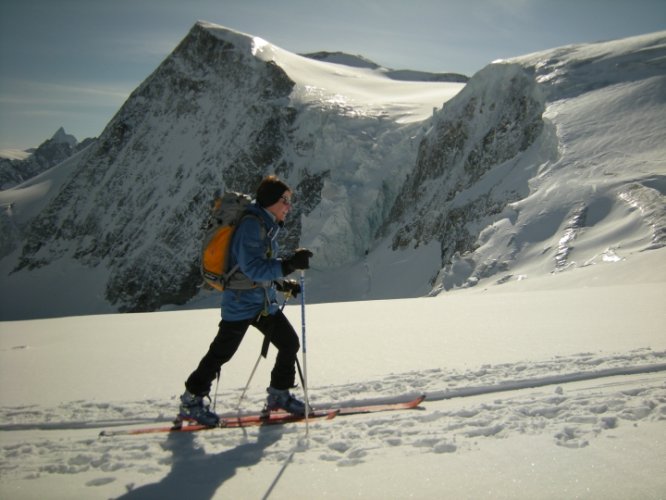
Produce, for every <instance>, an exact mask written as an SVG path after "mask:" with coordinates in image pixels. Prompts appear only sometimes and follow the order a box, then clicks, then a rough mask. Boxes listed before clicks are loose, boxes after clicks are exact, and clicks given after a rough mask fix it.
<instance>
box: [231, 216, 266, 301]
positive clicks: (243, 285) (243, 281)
mask: <svg viewBox="0 0 666 500" xmlns="http://www.w3.org/2000/svg"><path fill="white" fill-rule="evenodd" d="M248 217H252V218H254V219H257V220H258V221H259V227H260V229H261V231H262V236H261V237H262V239H266V235H267V231H266V222H264V220H263V219H262V218H261V217H260V216H259V215H257V214H253V213H251V212H247V211H246V212H245V213H244V214H243V215H242V216H241V218H240V219H239V221H238V226H237V227H240V225H241V223H242V222H243V221H244V220H245V219H246V218H248ZM222 279H223V280H224V288H225V290H226V289H229V290H252V289H253V288H259V287H261V288H267V287H270V286H271V282H270V281H265V282H257V281H252V280H251V279H250V278H248V277H247V276H246V275H245V274H243V272H242V271H241V270H240V265H239V264H236V265H234V266H233V267H232V268H231V269H229V271H227V272H226V273H224V276H223V278H222Z"/></svg>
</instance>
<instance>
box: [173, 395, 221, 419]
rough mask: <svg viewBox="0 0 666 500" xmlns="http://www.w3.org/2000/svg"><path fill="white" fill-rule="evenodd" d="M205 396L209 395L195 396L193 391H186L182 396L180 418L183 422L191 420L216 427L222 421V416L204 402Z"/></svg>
mask: <svg viewBox="0 0 666 500" xmlns="http://www.w3.org/2000/svg"><path fill="white" fill-rule="evenodd" d="M204 397H208V396H195V395H194V394H192V393H191V392H189V391H185V392H184V393H183V395H182V396H181V397H180V411H179V413H178V420H180V421H181V422H182V421H185V420H190V421H195V422H197V423H199V424H201V425H206V426H209V427H215V426H216V425H217V424H218V423H219V422H220V417H218V416H217V414H216V413H215V412H213V411H211V409H210V406H209V405H207V404H205V403H204ZM209 400H210V398H209Z"/></svg>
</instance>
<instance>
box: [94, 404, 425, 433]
mask: <svg viewBox="0 0 666 500" xmlns="http://www.w3.org/2000/svg"><path fill="white" fill-rule="evenodd" d="M423 400H425V395H420V396H417V397H413V398H411V399H408V400H405V401H396V400H391V399H388V400H374V401H365V402H360V403H359V402H354V401H352V402H346V403H338V404H337V405H330V407H328V408H319V409H316V410H312V411H311V412H310V413H309V415H308V419H309V420H319V419H323V420H330V419H332V418H335V417H337V416H351V415H362V414H366V413H378V412H386V411H396V410H410V409H415V408H418V406H419V405H420V404H421V403H422V402H423ZM304 421H305V416H303V415H292V414H291V413H286V412H284V411H276V412H271V413H270V414H269V415H268V416H265V415H263V414H261V413H259V414H252V415H242V416H236V417H234V416H226V417H221V419H220V423H219V424H218V425H217V426H214V427H210V426H206V425H201V424H197V423H191V422H187V421H183V420H178V419H177V420H176V421H175V422H174V424H173V425H171V426H168V425H167V426H157V427H144V428H141V429H121V430H105V431H102V432H100V434H99V435H100V437H102V436H105V437H108V436H127V435H137V434H154V433H160V432H197V431H204V430H210V429H233V428H239V427H255V426H261V425H280V424H287V423H291V422H304Z"/></svg>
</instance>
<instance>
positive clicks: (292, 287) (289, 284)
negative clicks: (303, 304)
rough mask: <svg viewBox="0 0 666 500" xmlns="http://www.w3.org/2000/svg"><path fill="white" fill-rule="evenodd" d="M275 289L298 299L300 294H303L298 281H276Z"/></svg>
mask: <svg viewBox="0 0 666 500" xmlns="http://www.w3.org/2000/svg"><path fill="white" fill-rule="evenodd" d="M275 288H276V289H277V290H278V291H279V292H284V293H288V294H289V295H291V296H292V297H293V298H296V297H298V294H299V293H301V284H300V283H299V282H298V281H296V280H283V281H276V282H275Z"/></svg>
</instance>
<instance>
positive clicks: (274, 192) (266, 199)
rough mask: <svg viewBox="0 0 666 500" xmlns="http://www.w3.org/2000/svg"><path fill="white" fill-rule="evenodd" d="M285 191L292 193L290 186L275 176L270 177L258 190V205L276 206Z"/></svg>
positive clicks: (262, 182)
mask: <svg viewBox="0 0 666 500" xmlns="http://www.w3.org/2000/svg"><path fill="white" fill-rule="evenodd" d="M285 191H291V189H289V186H287V185H286V184H285V183H284V182H282V181H281V180H280V179H278V178H277V177H276V176H274V175H269V176H268V177H266V178H265V179H264V180H263V181H261V184H259V188H258V189H257V204H258V205H259V206H261V207H264V208H266V207H270V206H271V205H275V204H276V203H277V202H278V200H279V199H280V197H281V196H282V195H283V194H284V192H285Z"/></svg>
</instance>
